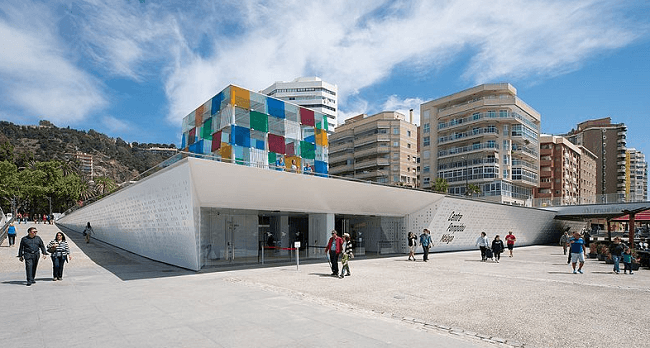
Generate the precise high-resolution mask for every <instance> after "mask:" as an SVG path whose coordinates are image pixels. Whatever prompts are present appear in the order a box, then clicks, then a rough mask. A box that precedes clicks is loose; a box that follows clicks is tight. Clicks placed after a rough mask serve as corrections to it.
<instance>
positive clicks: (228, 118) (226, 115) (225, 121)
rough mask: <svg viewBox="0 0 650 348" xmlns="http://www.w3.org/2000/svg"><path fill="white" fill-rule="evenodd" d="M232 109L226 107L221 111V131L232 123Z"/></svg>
mask: <svg viewBox="0 0 650 348" xmlns="http://www.w3.org/2000/svg"><path fill="white" fill-rule="evenodd" d="M233 109H234V108H233V107H226V108H224V109H223V110H221V121H220V122H219V123H220V126H221V129H223V128H226V127H228V126H230V125H231V124H232V123H233V113H234V110H233Z"/></svg>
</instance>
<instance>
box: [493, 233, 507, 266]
mask: <svg viewBox="0 0 650 348" xmlns="http://www.w3.org/2000/svg"><path fill="white" fill-rule="evenodd" d="M504 249H505V248H504V247H503V241H502V240H501V239H500V238H499V235H498V234H497V235H496V236H495V237H494V240H493V241H492V252H493V253H494V260H495V261H496V262H497V263H499V260H500V259H501V253H502V252H503V250H504Z"/></svg>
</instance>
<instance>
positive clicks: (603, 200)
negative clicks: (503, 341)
mask: <svg viewBox="0 0 650 348" xmlns="http://www.w3.org/2000/svg"><path fill="white" fill-rule="evenodd" d="M647 201H648V200H647V199H643V198H635V197H625V195H624V194H619V193H610V194H600V195H593V196H577V197H553V198H533V199H532V205H531V206H532V207H536V208H544V207H559V206H565V205H581V204H608V203H635V202H647Z"/></svg>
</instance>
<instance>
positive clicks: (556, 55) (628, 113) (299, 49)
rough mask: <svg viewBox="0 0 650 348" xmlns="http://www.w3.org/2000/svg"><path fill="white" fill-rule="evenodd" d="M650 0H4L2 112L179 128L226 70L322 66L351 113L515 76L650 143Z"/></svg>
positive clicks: (137, 137)
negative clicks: (648, 85) (616, 124)
mask: <svg viewBox="0 0 650 348" xmlns="http://www.w3.org/2000/svg"><path fill="white" fill-rule="evenodd" d="M648 18H650V4H648V2H647V1H637V0H632V1H618V0H612V1H604V0H537V1H522V0H493V1H490V2H486V1H483V0H463V1H377V0H372V1H371V0H358V1H304V0H303V1H298V0H296V1H270V2H267V1H251V0H236V1H227V0H226V1H202V0H197V1H157V0H144V1H141V0H115V1H100V0H88V1H73V0H62V1H57V0H53V1H30V0H3V1H2V2H1V3H0V82H1V83H0V119H2V120H8V121H11V122H14V123H17V124H36V123H38V120H40V119H47V120H49V121H51V122H53V123H54V124H56V125H57V126H59V127H67V126H70V127H72V128H77V129H85V130H87V129H91V128H92V129H95V130H97V131H100V132H103V133H106V134H108V135H109V136H112V137H121V138H122V139H124V140H126V141H137V142H155V143H176V144H177V145H179V143H180V129H181V120H182V118H183V117H184V116H185V115H186V114H187V113H189V112H190V111H191V110H193V109H194V108H196V107H197V106H198V105H199V104H200V103H202V102H204V101H205V100H207V99H208V98H210V97H211V96H213V95H214V94H216V93H217V92H219V91H220V90H221V89H223V88H224V87H225V86H227V85H228V84H231V83H232V84H237V85H240V86H242V87H245V88H248V89H251V90H261V89H263V88H265V87H267V86H269V85H270V84H272V83H273V82H274V81H290V80H293V79H294V78H296V77H299V76H319V77H321V78H323V79H324V80H326V81H328V82H330V83H334V84H337V85H338V88H339V117H340V121H339V122H342V120H343V119H345V118H347V117H351V116H354V115H357V114H359V113H366V114H373V113H376V112H379V111H383V110H398V111H402V112H405V113H407V112H408V111H407V110H408V109H410V108H413V109H415V111H416V114H415V119H416V121H417V122H418V123H419V104H421V103H422V102H425V101H428V100H432V99H435V98H439V97H442V96H445V95H448V94H451V93H454V92H457V91H460V90H462V89H465V88H469V87H472V86H475V85H477V84H481V83H487V82H509V83H511V84H512V85H513V86H515V88H517V90H518V94H519V96H520V97H521V98H522V99H523V100H524V101H525V102H527V103H528V104H529V105H531V106H532V107H533V108H535V109H536V110H538V111H539V112H540V113H541V114H542V131H543V132H545V133H553V134H559V133H565V132H567V131H569V130H570V129H571V128H573V127H575V125H576V124H577V123H578V122H581V121H584V120H586V119H593V118H601V117H607V116H610V117H611V118H612V120H613V122H615V123H620V122H623V123H625V124H626V125H627V126H628V142H627V144H628V147H636V148H637V149H639V150H641V151H643V152H644V153H646V154H649V155H650V145H648V142H647V141H646V138H647V133H648V132H649V131H650V127H649V126H648V119H649V118H648V112H649V110H650V97H649V96H648V90H649V89H648V87H647V81H649V80H650V21H649V20H648Z"/></svg>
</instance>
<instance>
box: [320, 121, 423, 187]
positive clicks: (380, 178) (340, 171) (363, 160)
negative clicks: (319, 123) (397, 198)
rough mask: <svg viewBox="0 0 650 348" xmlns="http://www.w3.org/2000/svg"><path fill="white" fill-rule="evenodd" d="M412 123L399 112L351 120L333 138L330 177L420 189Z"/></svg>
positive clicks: (414, 131)
mask: <svg viewBox="0 0 650 348" xmlns="http://www.w3.org/2000/svg"><path fill="white" fill-rule="evenodd" d="M409 121H410V122H409ZM409 121H406V117H405V116H404V115H403V114H401V113H399V112H395V111H384V112H381V113H378V114H376V115H372V116H368V115H365V114H361V115H358V116H355V117H352V118H349V119H347V120H346V121H345V123H344V124H342V125H340V126H338V127H336V130H335V132H334V134H332V135H331V137H330V144H329V145H330V146H329V151H330V155H329V165H330V174H332V175H336V176H342V177H349V178H356V179H360V180H368V181H375V182H380V183H387V184H397V185H405V186H410V187H416V186H417V166H418V163H417V127H416V126H415V125H414V124H413V123H412V116H410V120H409Z"/></svg>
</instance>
